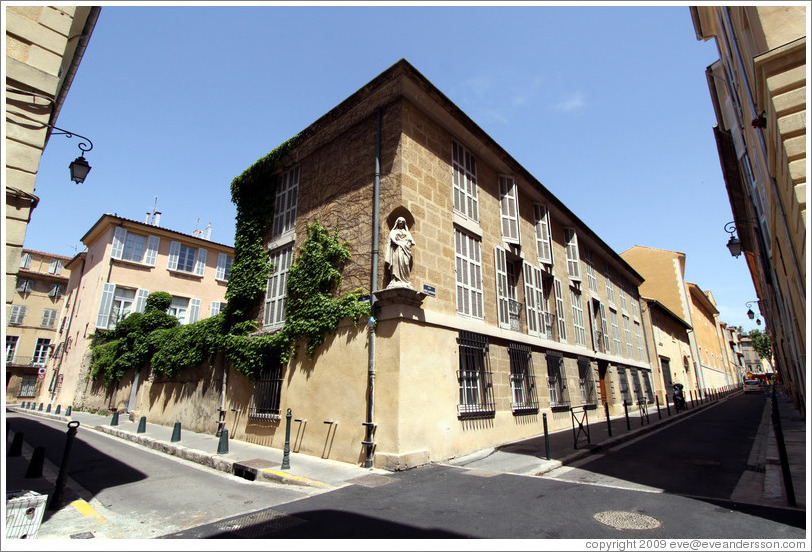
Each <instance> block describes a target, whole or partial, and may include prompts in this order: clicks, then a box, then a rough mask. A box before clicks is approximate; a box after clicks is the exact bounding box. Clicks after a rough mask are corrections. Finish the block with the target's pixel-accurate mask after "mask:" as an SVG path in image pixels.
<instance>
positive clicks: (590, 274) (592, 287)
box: [584, 247, 598, 297]
mask: <svg viewBox="0 0 812 552" xmlns="http://www.w3.org/2000/svg"><path fill="white" fill-rule="evenodd" d="M584 261H585V262H586V281H587V283H588V285H589V291H591V292H593V293H594V297H597V296H598V279H597V278H596V277H595V262H594V259H593V257H592V249H590V248H588V247H585V248H584Z"/></svg>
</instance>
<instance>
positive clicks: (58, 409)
mask: <svg viewBox="0 0 812 552" xmlns="http://www.w3.org/2000/svg"><path fill="white" fill-rule="evenodd" d="M60 410H62V405H61V404H58V405H56V410H54V414H59V411H60Z"/></svg>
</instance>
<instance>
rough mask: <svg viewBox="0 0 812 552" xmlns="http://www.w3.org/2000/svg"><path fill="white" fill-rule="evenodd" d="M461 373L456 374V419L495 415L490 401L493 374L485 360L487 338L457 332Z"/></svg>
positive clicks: (493, 402)
mask: <svg viewBox="0 0 812 552" xmlns="http://www.w3.org/2000/svg"><path fill="white" fill-rule="evenodd" d="M458 343H459V353H460V369H459V371H458V372H457V380H458V381H459V392H460V400H459V404H458V405H457V415H458V416H459V417H460V418H463V417H491V416H493V415H494V413H495V411H496V403H495V401H494V397H493V374H492V373H491V370H490V360H489V356H488V337H487V336H485V335H480V334H475V333H471V332H466V331H460V333H459V338H458Z"/></svg>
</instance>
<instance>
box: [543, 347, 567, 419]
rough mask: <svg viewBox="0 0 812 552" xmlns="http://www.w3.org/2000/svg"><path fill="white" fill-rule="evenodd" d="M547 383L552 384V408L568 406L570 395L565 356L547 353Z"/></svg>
mask: <svg viewBox="0 0 812 552" xmlns="http://www.w3.org/2000/svg"><path fill="white" fill-rule="evenodd" d="M547 383H548V384H549V386H550V408H568V407H569V405H570V397H569V392H568V391H567V378H566V375H565V373H564V358H563V357H560V356H553V355H547Z"/></svg>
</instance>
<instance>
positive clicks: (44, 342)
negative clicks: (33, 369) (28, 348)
mask: <svg viewBox="0 0 812 552" xmlns="http://www.w3.org/2000/svg"><path fill="white" fill-rule="evenodd" d="M50 347H51V340H50V339H47V338H44V337H40V338H39V339H37V344H36V345H35V346H34V356H33V357H31V365H32V366H45V364H46V363H47V362H48V353H49V351H50Z"/></svg>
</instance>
